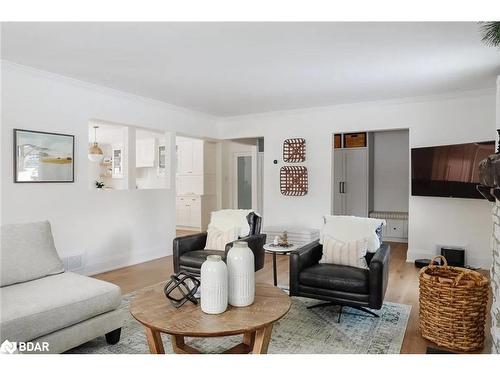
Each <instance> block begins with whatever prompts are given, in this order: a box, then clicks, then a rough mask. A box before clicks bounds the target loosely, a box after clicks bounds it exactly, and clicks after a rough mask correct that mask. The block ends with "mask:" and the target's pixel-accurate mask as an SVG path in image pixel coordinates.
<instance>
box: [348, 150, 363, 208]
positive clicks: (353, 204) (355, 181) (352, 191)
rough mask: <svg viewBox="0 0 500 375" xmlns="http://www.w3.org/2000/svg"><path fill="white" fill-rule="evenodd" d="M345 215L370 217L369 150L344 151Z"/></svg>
mask: <svg viewBox="0 0 500 375" xmlns="http://www.w3.org/2000/svg"><path fill="white" fill-rule="evenodd" d="M344 163H345V164H344V165H345V169H344V171H345V183H344V186H343V195H344V196H345V214H346V215H353V216H360V217H368V150H367V149H366V148H363V149H361V148H358V149H344Z"/></svg>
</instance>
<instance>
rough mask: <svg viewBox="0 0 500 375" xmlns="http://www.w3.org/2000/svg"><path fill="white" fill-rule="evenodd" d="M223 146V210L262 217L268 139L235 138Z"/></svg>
mask: <svg viewBox="0 0 500 375" xmlns="http://www.w3.org/2000/svg"><path fill="white" fill-rule="evenodd" d="M221 145H222V153H221V156H222V158H221V160H222V163H221V166H222V180H221V208H231V209H253V210H255V211H256V212H258V213H259V214H262V210H263V202H262V186H263V185H262V184H263V171H262V169H263V160H264V139H263V138H239V139H231V140H226V141H224V142H223V143H222V144H221Z"/></svg>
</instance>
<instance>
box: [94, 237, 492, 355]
mask: <svg viewBox="0 0 500 375" xmlns="http://www.w3.org/2000/svg"><path fill="white" fill-rule="evenodd" d="M182 234H184V233H182ZM406 252H407V244H405V243H395V242H393V243H391V260H390V272H389V286H388V288H387V293H386V296H385V299H386V300H387V301H390V302H396V303H402V304H407V305H411V306H412V310H411V314H410V318H409V321H408V326H407V329H406V333H405V337H404V341H403V346H402V348H401V353H409V354H411V353H425V351H426V348H427V346H433V347H435V345H434V344H432V343H431V342H429V341H427V340H425V339H424V338H422V336H421V335H420V333H419V329H418V306H419V305H418V269H417V268H415V266H414V265H413V264H411V263H407V262H406ZM288 267H289V264H288V256H286V255H279V256H278V260H277V270H278V285H285V286H286V285H288V272H289V270H288ZM272 272H273V271H272V257H271V255H270V254H266V262H265V266H264V268H263V269H262V270H260V271H258V272H257V274H256V281H257V282H264V283H270V284H271V283H272V282H273V281H272V280H273V273H272ZM172 273H173V265H172V257H171V256H167V257H164V258H160V259H156V260H152V261H149V262H145V263H141V264H137V265H134V266H130V267H125V268H121V269H118V270H113V271H109V272H105V273H102V274H99V275H95V277H96V278H98V279H101V280H106V281H109V282H112V283H114V284H117V285H119V286H120V287H121V289H122V293H123V294H127V293H130V292H132V291H135V290H138V289H141V288H144V287H146V286H149V285H153V284H156V283H159V282H162V281H164V280H166V279H168V277H169V276H170V275H171V274H172ZM485 274H487V272H486V271H485ZM490 303H491V296H490V302H489V304H490ZM489 304H488V305H489ZM488 311H489V307H488ZM490 348H491V334H490V319H489V318H488V319H487V325H486V342H485V346H484V349H483V351H482V353H489V352H490Z"/></svg>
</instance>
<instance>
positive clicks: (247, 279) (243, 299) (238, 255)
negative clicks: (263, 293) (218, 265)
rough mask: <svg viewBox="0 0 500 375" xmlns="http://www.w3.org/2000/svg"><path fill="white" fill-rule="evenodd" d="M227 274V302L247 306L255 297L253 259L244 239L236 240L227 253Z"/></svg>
mask: <svg viewBox="0 0 500 375" xmlns="http://www.w3.org/2000/svg"><path fill="white" fill-rule="evenodd" d="M226 262H227V271H228V274H229V304H230V305H232V306H235V307H244V306H249V305H251V304H252V303H253V300H254V298H255V261H254V255H253V252H252V250H251V249H250V248H249V247H248V244H247V243H246V242H245V241H237V242H235V243H234V244H233V247H232V248H231V249H230V250H229V252H228V253H227V259H226Z"/></svg>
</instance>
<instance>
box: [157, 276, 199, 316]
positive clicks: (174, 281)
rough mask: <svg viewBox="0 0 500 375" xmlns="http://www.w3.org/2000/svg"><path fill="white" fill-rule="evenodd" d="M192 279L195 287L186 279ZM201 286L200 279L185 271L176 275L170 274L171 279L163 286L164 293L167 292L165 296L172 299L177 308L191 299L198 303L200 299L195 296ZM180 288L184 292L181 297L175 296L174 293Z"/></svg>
mask: <svg viewBox="0 0 500 375" xmlns="http://www.w3.org/2000/svg"><path fill="white" fill-rule="evenodd" d="M188 280H189V281H191V282H192V283H193V287H192V288H191V287H190V286H189V285H188V284H187V282H186V281H188ZM199 287H200V281H199V280H198V279H197V278H195V277H193V276H190V275H186V274H185V273H183V272H179V273H176V274H175V275H172V276H170V281H169V282H168V283H167V284H166V285H165V287H164V288H163V293H165V297H167V299H169V300H170V302H171V303H172V305H173V306H174V307H176V308H179V307H181V306H182V305H184V304H185V303H186V302H187V301H191V302H192V303H193V304H195V305H197V304H198V300H197V299H196V297H195V294H196V292H197V291H198V288H199ZM176 289H178V290H179V292H180V293H181V294H182V297H181V298H175V297H174V296H173V295H172V292H173V291H174V290H176Z"/></svg>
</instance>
